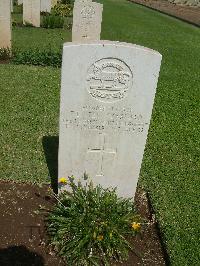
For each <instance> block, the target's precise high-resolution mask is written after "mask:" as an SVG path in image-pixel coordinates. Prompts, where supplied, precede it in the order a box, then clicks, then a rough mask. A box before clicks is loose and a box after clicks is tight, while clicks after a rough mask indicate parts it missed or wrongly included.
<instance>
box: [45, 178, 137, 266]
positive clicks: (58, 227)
mask: <svg viewBox="0 0 200 266" xmlns="http://www.w3.org/2000/svg"><path fill="white" fill-rule="evenodd" d="M59 183H60V184H59V185H61V186H62V185H63V186H66V185H67V186H69V190H67V191H62V192H61V193H60V194H59V195H58V196H57V195H55V194H54V196H55V197H56V199H57V202H58V203H57V205H56V206H55V208H54V209H53V210H51V211H49V215H48V218H47V230H48V233H49V236H50V240H51V244H52V245H54V246H55V249H56V250H57V251H58V253H59V254H60V255H61V256H63V257H64V258H65V260H66V263H67V265H74V266H80V265H86V266H89V265H101V264H102V263H103V264H104V265H110V263H111V262H112V261H123V260H126V259H127V258H128V252H129V250H130V249H132V250H133V248H132V247H131V245H130V243H129V242H128V240H127V237H128V236H135V235H136V234H138V233H139V232H140V231H141V225H142V221H141V218H140V217H139V216H138V215H137V214H136V211H135V208H134V205H133V201H132V200H131V199H124V198H119V197H117V194H116V189H104V188H102V187H101V186H100V185H98V186H94V185H93V183H92V182H89V183H87V182H86V184H85V185H83V184H82V183H81V182H80V181H79V182H77V183H76V182H75V179H74V177H69V178H64V177H62V178H60V180H59Z"/></svg>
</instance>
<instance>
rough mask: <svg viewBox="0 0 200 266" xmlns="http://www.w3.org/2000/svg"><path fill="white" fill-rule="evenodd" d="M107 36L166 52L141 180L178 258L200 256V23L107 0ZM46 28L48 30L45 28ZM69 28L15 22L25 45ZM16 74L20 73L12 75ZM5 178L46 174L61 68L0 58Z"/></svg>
mask: <svg viewBox="0 0 200 266" xmlns="http://www.w3.org/2000/svg"><path fill="white" fill-rule="evenodd" d="M100 2H102V3H103V4H104V13H103V25H102V37H101V39H109V40H119V41H126V42H130V43H136V44H140V45H143V46H147V47H149V48H153V49H155V50H157V51H159V52H160V53H161V54H162V55H163V61H162V67H161V72H160V78H159V83H158V88H157V94H156V99H155V105H154V110H153V116H152V122H151V127H150V131H149V136H148V142H147V146H146V150H145V155H144V161H143V165H142V170H141V177H140V185H141V186H144V187H145V188H146V190H147V191H148V192H149V194H150V197H151V200H152V204H153V207H154V209H155V211H156V217H157V219H158V220H159V225H160V229H161V232H162V235H163V240H164V243H165V245H166V249H167V252H168V254H169V260H170V265H176V266H187V265H190V266H196V265H198V264H199V261H200V255H199V250H200V241H199V238H200V229H199V224H200V211H199V206H200V200H199V192H200V178H199V177H200V162H199V158H200V116H199V113H200V74H199V70H200V29H199V28H197V27H194V26H191V25H189V24H187V23H184V22H181V21H179V20H176V19H174V18H171V17H168V16H166V15H163V14H160V13H157V12H155V11H152V10H150V9H147V8H144V7H141V6H138V5H135V4H132V3H130V2H126V1H125V0H104V1H100ZM41 32H42V34H41ZM63 39H64V40H70V33H69V32H67V31H66V32H65V31H64V30H59V29H58V30H45V29H33V28H14V30H13V41H14V45H16V46H18V47H24V49H28V48H29V47H38V46H39V47H44V49H46V47H47V46H48V45H49V44H51V45H52V47H53V49H59V47H60V44H61V43H62V42H63ZM11 77H12V78H11ZM0 86H1V107H0V108H2V109H1V117H0V124H1V132H0V134H1V144H2V149H1V151H0V154H1V169H2V173H1V178H2V179H14V180H27V181H31V182H38V183H41V182H46V181H47V176H48V169H47V165H46V161H45V155H44V150H43V144H42V142H43V143H44V141H43V140H44V137H46V136H58V116H59V111H58V110H59V89H60V70H59V69H53V68H50V67H48V68H42V67H27V66H13V65H0Z"/></svg>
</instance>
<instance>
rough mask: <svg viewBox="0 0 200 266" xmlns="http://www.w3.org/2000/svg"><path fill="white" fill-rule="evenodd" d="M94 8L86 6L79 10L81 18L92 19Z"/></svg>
mask: <svg viewBox="0 0 200 266" xmlns="http://www.w3.org/2000/svg"><path fill="white" fill-rule="evenodd" d="M94 14H95V10H94V8H93V7H92V6H86V7H84V8H83V9H82V10H81V17H82V18H83V19H88V20H90V19H92V18H93V17H94Z"/></svg>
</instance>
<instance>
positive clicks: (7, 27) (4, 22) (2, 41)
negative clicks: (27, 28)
mask: <svg viewBox="0 0 200 266" xmlns="http://www.w3.org/2000/svg"><path fill="white" fill-rule="evenodd" d="M0 48H11V5H10V1H9V0H0Z"/></svg>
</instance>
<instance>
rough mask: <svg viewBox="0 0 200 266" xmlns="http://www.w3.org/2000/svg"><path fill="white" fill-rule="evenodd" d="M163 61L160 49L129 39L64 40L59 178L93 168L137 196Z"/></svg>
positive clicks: (108, 183) (95, 175) (104, 181)
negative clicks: (131, 42)
mask: <svg viewBox="0 0 200 266" xmlns="http://www.w3.org/2000/svg"><path fill="white" fill-rule="evenodd" d="M69 62H70V63H69ZM160 63H161V55H160V54H159V53H158V52H156V51H153V50H150V49H148V48H145V47H141V46H137V45H132V44H127V43H119V42H109V41H100V42H96V43H87V44H86V43H85V44H73V43H66V44H65V45H64V50H63V65H62V88H61V106H60V135H59V136H60V137H59V173H58V175H59V178H60V177H67V176H71V175H74V176H75V177H77V178H80V177H82V176H83V174H84V173H87V174H88V175H89V176H90V177H91V178H92V180H93V182H94V183H95V184H99V183H100V184H101V185H102V186H104V187H117V192H118V194H119V195H120V196H124V197H133V196H134V193H135V190H136V186H137V181H138V177H139V172H140V167H141V163H142V157H143V153H144V148H145V143H146V138H147V133H148V128H149V123H150V118H151V112H152V107H153V102H154V96H155V92H156V84H157V80H158V75H159V69H160Z"/></svg>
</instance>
